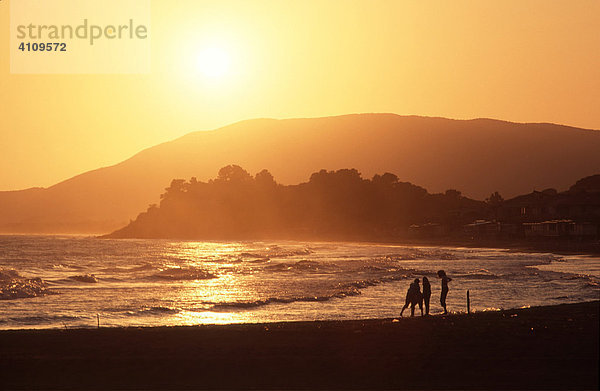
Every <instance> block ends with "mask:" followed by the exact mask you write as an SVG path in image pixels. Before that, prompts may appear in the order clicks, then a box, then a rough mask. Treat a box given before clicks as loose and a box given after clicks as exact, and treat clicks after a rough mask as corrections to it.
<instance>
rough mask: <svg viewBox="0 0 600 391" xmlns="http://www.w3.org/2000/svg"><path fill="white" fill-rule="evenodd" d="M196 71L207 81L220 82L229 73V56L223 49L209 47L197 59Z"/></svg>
mask: <svg viewBox="0 0 600 391" xmlns="http://www.w3.org/2000/svg"><path fill="white" fill-rule="evenodd" d="M196 65H197V69H198V71H199V72H200V73H201V74H202V75H203V76H204V77H205V78H206V79H208V80H220V79H223V78H224V77H226V76H227V75H228V74H229V73H230V71H231V54H230V53H229V51H227V50H226V49H225V48H224V47H219V46H209V47H206V48H204V49H202V50H201V51H200V52H199V54H198V58H197V63H196Z"/></svg>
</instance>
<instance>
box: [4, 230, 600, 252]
mask: <svg viewBox="0 0 600 391" xmlns="http://www.w3.org/2000/svg"><path fill="white" fill-rule="evenodd" d="M2 236H46V237H52V236H56V237H60V236H69V237H84V238H93V239H101V240H166V241H181V242H215V243H222V242H261V241H282V242H297V243H304V242H315V243H359V244H361V243H362V244H374V245H397V246H425V247H464V248H489V249H502V250H509V251H511V252H525V253H537V254H540V253H553V254H556V255H566V256H568V255H578V256H588V257H594V258H600V241H584V242H569V241H526V240H468V239H461V238H451V237H446V238H429V239H422V238H403V239H399V238H396V239H391V238H388V239H384V238H382V239H368V238H362V239H361V238H355V239H348V238H339V239H325V238H307V239H304V238H300V239H298V238H295V239H290V238H231V239H215V238H212V239H198V238H175V237H173V238H135V237H131V238H111V237H110V234H87V233H82V234H60V233H57V234H44V233H42V234H22V233H19V234H8V233H0V238H1V237H2Z"/></svg>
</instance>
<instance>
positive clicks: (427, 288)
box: [423, 277, 431, 315]
mask: <svg viewBox="0 0 600 391" xmlns="http://www.w3.org/2000/svg"><path fill="white" fill-rule="evenodd" d="M429 299H431V284H430V283H429V279H428V278H427V277H423V302H424V303H425V315H429Z"/></svg>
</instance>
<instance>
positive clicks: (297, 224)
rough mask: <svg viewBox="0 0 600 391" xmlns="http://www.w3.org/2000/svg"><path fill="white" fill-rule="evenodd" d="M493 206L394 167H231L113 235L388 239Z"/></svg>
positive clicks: (187, 186)
mask: <svg viewBox="0 0 600 391" xmlns="http://www.w3.org/2000/svg"><path fill="white" fill-rule="evenodd" d="M488 209H489V208H488V205H487V204H486V203H485V202H482V201H474V200H471V199H469V198H466V197H462V196H461V194H460V192H458V191H456V190H449V191H447V192H446V193H444V194H435V195H432V194H429V193H428V192H427V191H426V190H425V189H423V188H421V187H419V186H415V185H413V184H411V183H407V182H400V181H399V180H398V177H397V176H396V175H394V174H390V173H385V174H383V175H378V174H377V175H375V176H374V177H373V179H370V180H369V179H364V178H362V177H361V175H360V173H359V172H358V171H357V170H354V169H341V170H337V171H327V170H321V171H319V172H315V173H313V174H312V175H311V176H310V179H309V180H308V182H305V183H301V184H298V185H287V186H285V185H280V184H278V183H277V182H275V179H274V178H273V176H272V175H271V174H270V173H269V172H268V171H267V170H262V171H261V172H259V173H257V174H256V175H255V176H252V175H250V173H248V172H247V171H246V170H244V169H243V168H241V167H239V166H236V165H230V166H227V167H223V168H222V169H221V170H219V174H218V176H217V178H215V179H214V180H210V181H208V182H200V181H198V180H196V179H195V178H192V179H191V180H190V181H189V182H188V181H185V180H182V179H177V180H173V181H172V182H171V186H169V187H168V188H167V189H166V192H165V193H164V194H162V195H161V201H160V205H151V206H150V207H149V208H148V210H147V211H146V212H143V213H140V215H139V216H138V217H137V218H136V219H135V221H133V222H131V223H129V225H127V226H126V227H124V228H122V229H120V230H118V231H116V232H114V233H112V234H111V235H109V236H108V237H111V238H172V239H198V240H208V239H210V240H232V239H233V240H239V239H241V240H247V239H249V240H253V239H290V240H297V239H303V240H324V239H326V240H357V241H365V240H371V241H381V240H393V239H397V238H398V237H399V236H406V232H407V230H408V227H409V226H410V225H411V224H424V223H428V222H432V221H433V222H436V223H438V224H439V223H444V225H445V226H454V227H456V226H457V227H461V226H462V224H465V223H467V222H471V221H473V220H474V219H478V218H483V217H487V215H488V213H489V212H488Z"/></svg>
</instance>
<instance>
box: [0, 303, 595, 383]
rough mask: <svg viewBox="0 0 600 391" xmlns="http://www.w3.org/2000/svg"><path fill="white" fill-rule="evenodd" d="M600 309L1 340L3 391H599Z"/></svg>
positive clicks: (30, 334)
mask: <svg viewBox="0 0 600 391" xmlns="http://www.w3.org/2000/svg"><path fill="white" fill-rule="evenodd" d="M599 308H600V302H598V301H595V302H590V303H581V304H569V305H560V306H552V307H537V308H531V309H520V310H506V311H496V312H484V313H477V314H473V315H470V316H469V315H450V316H446V317H442V316H434V317H424V318H420V317H415V318H403V319H400V320H399V321H393V320H391V319H381V320H366V321H327V322H293V323H272V324H252V325H229V326H197V327H159V328H113V329H110V328H105V329H102V328H101V329H87V330H85V329H79V330H39V331H30V330H22V331H2V332H0V371H1V373H0V389H40V388H42V389H48V388H51V389H90V388H96V389H204V388H208V389H231V388H244V389H248V388H251V389H265V388H271V389H281V388H287V389H289V388H294V389H298V388H303V389H315V388H326V389H377V388H379V389H385V388H387V389H445V390H447V389H544V390H550V389H586V390H592V389H598V353H599V345H598V336H599V317H598V316H599Z"/></svg>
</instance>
